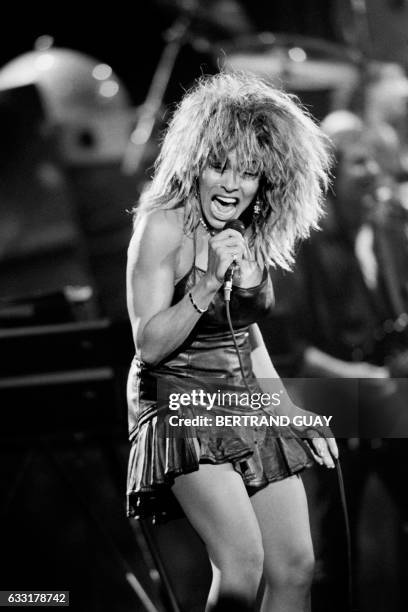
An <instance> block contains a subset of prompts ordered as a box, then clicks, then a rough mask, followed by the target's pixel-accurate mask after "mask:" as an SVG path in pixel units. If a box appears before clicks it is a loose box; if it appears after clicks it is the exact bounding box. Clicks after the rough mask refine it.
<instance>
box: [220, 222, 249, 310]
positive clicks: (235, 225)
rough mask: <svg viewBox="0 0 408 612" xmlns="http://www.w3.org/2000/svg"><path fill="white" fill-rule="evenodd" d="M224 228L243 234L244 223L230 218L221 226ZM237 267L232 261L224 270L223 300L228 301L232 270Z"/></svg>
mask: <svg viewBox="0 0 408 612" xmlns="http://www.w3.org/2000/svg"><path fill="white" fill-rule="evenodd" d="M226 229H233V230H235V231H236V232H239V233H240V234H241V236H243V235H244V233H245V225H244V224H243V223H242V221H240V220H239V219H231V221H227V223H226V224H225V225H224V227H223V230H226ZM238 267H239V265H238V264H237V263H236V262H235V261H233V262H232V263H231V264H230V265H229V267H228V268H227V271H226V272H225V275H224V281H225V283H224V300H225V301H226V302H229V300H230V296H231V289H232V279H233V278H234V272H235V270H236V269H237V268H238Z"/></svg>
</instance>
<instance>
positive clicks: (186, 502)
mask: <svg viewBox="0 0 408 612" xmlns="http://www.w3.org/2000/svg"><path fill="white" fill-rule="evenodd" d="M172 490H173V493H174V494H175V496H176V498H177V500H178V501H179V503H180V504H181V506H182V508H183V510H184V512H185V514H186V516H187V518H188V519H189V521H190V523H191V524H192V525H193V527H194V528H195V529H196V531H197V532H198V534H199V535H200V537H201V538H202V539H203V540H204V542H205V544H206V546H207V550H208V553H209V555H210V558H211V559H212V561H213V562H214V563H215V564H216V565H218V566H222V565H223V562H227V561H228V560H230V559H231V557H233V556H234V555H237V556H238V557H240V556H242V555H244V556H245V555H248V556H251V555H252V556H256V555H261V554H262V537H261V532H260V529H259V525H258V521H257V518H256V515H255V512H254V509H253V507H252V504H251V501H250V499H249V497H248V493H247V491H246V489H245V486H244V483H243V481H242V478H241V476H240V475H239V474H238V473H237V472H236V471H235V470H234V468H233V466H232V465H231V464H230V463H223V464H220V465H211V464H200V468H199V470H198V471H197V472H192V473H191V474H183V475H181V476H178V477H177V478H176V480H175V483H174V485H173V488H172ZM237 560H239V559H237Z"/></svg>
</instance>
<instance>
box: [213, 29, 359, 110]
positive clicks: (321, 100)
mask: <svg viewBox="0 0 408 612" xmlns="http://www.w3.org/2000/svg"><path fill="white" fill-rule="evenodd" d="M213 52H214V54H216V56H217V58H218V63H221V65H222V66H223V67H225V68H226V69H227V70H228V69H229V70H242V71H245V72H253V73H254V74H257V75H259V76H261V77H263V78H265V79H266V80H268V81H269V82H270V83H271V84H273V85H275V86H276V87H281V88H283V89H285V90H286V91H288V92H290V93H295V94H297V95H298V96H299V97H300V99H301V101H302V102H303V103H304V104H306V105H307V106H309V107H310V108H311V110H312V112H313V114H314V115H315V116H317V117H318V118H322V117H323V116H324V115H325V114H327V113H328V112H329V111H331V110H334V109H335V108H341V107H342V106H344V100H347V99H348V97H349V95H350V94H349V92H351V91H352V90H353V89H354V88H355V86H356V84H357V82H358V78H359V71H358V62H359V59H360V55H359V53H358V52H355V51H353V50H352V49H350V48H347V47H343V46H341V45H337V44H335V43H331V42H328V41H325V40H320V39H315V38H310V37H306V36H298V35H291V34H276V33H273V32H261V33H259V34H256V35H253V36H243V37H238V38H235V39H234V40H232V41H226V42H224V43H218V44H217V45H214V46H213Z"/></svg>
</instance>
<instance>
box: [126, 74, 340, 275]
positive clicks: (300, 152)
mask: <svg viewBox="0 0 408 612" xmlns="http://www.w3.org/2000/svg"><path fill="white" fill-rule="evenodd" d="M232 149H234V150H235V151H236V153H237V156H236V157H237V160H238V165H239V167H240V168H242V169H245V168H247V167H248V166H249V165H253V164H255V166H256V167H257V168H259V172H260V188H259V192H258V196H259V199H260V200H261V212H260V214H259V215H258V216H257V218H256V220H255V219H254V220H253V221H252V224H251V227H250V237H249V244H250V247H251V249H252V250H253V252H254V254H255V257H256V260H257V261H258V263H259V264H260V265H272V266H276V265H278V266H280V267H282V268H285V269H290V267H291V265H292V264H293V261H294V258H293V250H294V247H295V243H296V241H297V239H299V238H305V237H307V236H308V235H309V233H310V230H311V228H316V227H317V223H318V220H319V217H320V216H321V214H322V207H321V204H322V195H323V191H324V190H325V189H326V188H327V184H328V172H329V161H330V156H329V153H328V147H327V141H326V137H325V136H324V135H323V133H322V132H321V131H320V129H319V128H318V126H317V125H316V124H315V123H314V121H313V120H312V118H311V117H310V116H309V115H308V113H307V112H305V111H304V110H303V109H302V108H301V107H300V106H299V104H298V103H297V100H296V99H295V97H294V96H291V95H288V94H286V93H284V92H282V91H279V90H277V89H275V88H273V87H272V86H271V85H269V84H267V83H266V82H264V81H262V80H261V79H260V78H259V77H255V76H252V75H248V74H243V73H220V74H217V75H215V76H210V77H202V78H201V79H200V80H199V81H198V82H197V84H196V85H195V86H194V87H193V88H192V89H191V90H190V91H188V92H187V93H186V94H185V96H184V98H183V99H182V101H181V103H180V104H179V106H178V107H177V109H176V110H175V112H174V114H173V117H172V119H171V121H170V123H169V126H168V129H167V133H166V135H165V138H164V140H163V144H162V148H161V152H160V154H159V156H158V158H157V161H156V164H155V172H154V175H153V178H152V181H151V183H150V184H149V185H148V186H147V188H146V189H145V191H144V193H143V194H142V197H141V201H140V205H139V207H138V208H137V209H135V212H138V211H147V210H152V209H154V208H176V207H178V206H180V205H184V207H185V215H184V222H185V231H191V229H192V228H193V227H194V226H195V224H196V223H197V221H198V217H199V216H200V214H201V212H200V206H199V202H198V196H197V179H198V177H199V175H200V173H201V172H202V170H203V169H204V167H205V165H206V163H207V161H208V159H209V158H210V157H213V156H214V155H215V156H217V157H219V156H221V157H222V156H224V157H225V156H226V155H227V154H228V152H230V151H231V150H232Z"/></svg>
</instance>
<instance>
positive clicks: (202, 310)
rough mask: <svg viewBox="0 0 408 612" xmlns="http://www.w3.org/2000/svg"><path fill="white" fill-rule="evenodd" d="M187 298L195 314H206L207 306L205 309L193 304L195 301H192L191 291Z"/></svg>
mask: <svg viewBox="0 0 408 612" xmlns="http://www.w3.org/2000/svg"><path fill="white" fill-rule="evenodd" d="M188 297H189V298H190V302H191V303H192V305H193V306H194V308H195V310H196V311H197V312H199V313H200V314H203V313H204V312H207V310H208V306H207V308H200V307H199V306H197V304H196V303H195V301H194V299H193V296H192V294H191V291H189V292H188Z"/></svg>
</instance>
